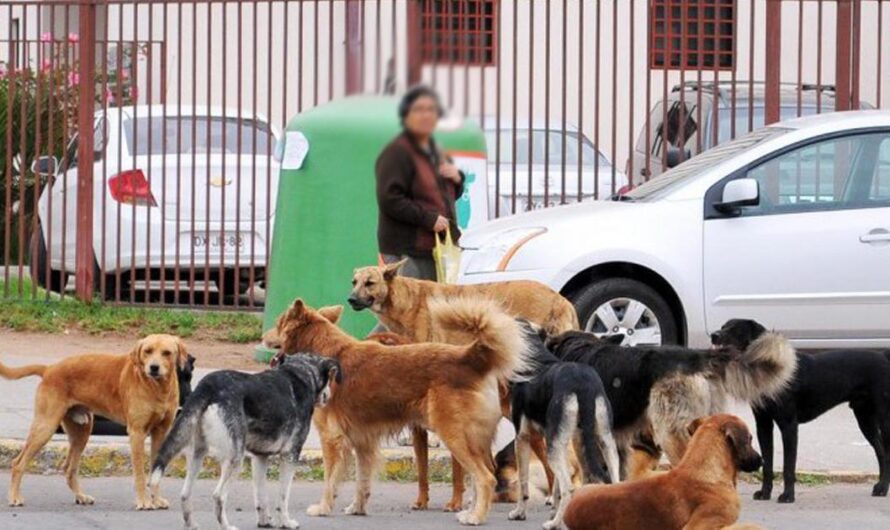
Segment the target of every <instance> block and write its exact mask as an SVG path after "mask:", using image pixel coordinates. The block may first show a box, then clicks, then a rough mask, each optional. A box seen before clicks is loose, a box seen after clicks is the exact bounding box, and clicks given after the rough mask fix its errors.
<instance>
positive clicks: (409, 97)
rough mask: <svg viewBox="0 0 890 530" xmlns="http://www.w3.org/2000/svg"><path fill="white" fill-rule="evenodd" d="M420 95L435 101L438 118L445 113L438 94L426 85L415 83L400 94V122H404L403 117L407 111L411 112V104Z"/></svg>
mask: <svg viewBox="0 0 890 530" xmlns="http://www.w3.org/2000/svg"><path fill="white" fill-rule="evenodd" d="M422 97H428V98H432V99H433V101H435V102H436V107H437V108H438V109H439V117H440V118H441V117H442V116H444V115H445V108H444V107H442V101H441V100H440V99H439V94H438V93H437V92H436V91H435V90H433V89H432V88H431V87H429V86H427V85H415V86H413V87H411V88H409V89H408V91H407V92H405V95H404V96H402V100H401V101H400V102H399V121H400V122H402V124H404V123H405V118H406V117H407V116H408V113H409V112H411V105H413V104H414V102H415V101H417V100H418V99H420V98H422Z"/></svg>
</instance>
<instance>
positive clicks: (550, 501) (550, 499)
mask: <svg viewBox="0 0 890 530" xmlns="http://www.w3.org/2000/svg"><path fill="white" fill-rule="evenodd" d="M544 504H545V505H546V506H553V505H554V504H556V502H555V501H554V500H553V495H548V496H547V498H546V499H544Z"/></svg>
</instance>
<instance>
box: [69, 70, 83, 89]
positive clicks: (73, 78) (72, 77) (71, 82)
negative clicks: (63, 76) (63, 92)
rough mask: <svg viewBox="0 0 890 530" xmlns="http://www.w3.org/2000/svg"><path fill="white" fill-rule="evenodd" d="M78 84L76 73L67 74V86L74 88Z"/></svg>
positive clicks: (78, 79) (78, 76) (78, 78)
mask: <svg viewBox="0 0 890 530" xmlns="http://www.w3.org/2000/svg"><path fill="white" fill-rule="evenodd" d="M77 84H80V74H79V73H77V72H71V73H69V74H68V86H74V85H77Z"/></svg>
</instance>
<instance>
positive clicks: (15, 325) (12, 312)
mask: <svg viewBox="0 0 890 530" xmlns="http://www.w3.org/2000/svg"><path fill="white" fill-rule="evenodd" d="M4 298H8V299H7V300H3V299H4ZM0 300H3V302H2V303H3V311H0V328H5V329H10V330H14V331H35V332H41V333H65V332H69V331H79V332H83V333H88V334H91V335H127V336H128V335H147V334H150V333H172V334H175V335H179V336H181V337H187V338H188V337H193V338H200V339H210V340H220V341H227V342H236V343H239V344H244V343H249V342H256V341H258V340H260V338H261V336H262V322H261V321H260V319H259V318H258V317H257V315H256V314H255V313H247V312H245V313H235V312H232V313H218V312H216V313H215V312H210V311H195V310H179V309H163V308H140V307H125V306H118V305H110V304H102V303H99V302H94V303H89V304H87V303H83V302H81V301H79V300H76V299H75V298H73V297H68V296H66V297H65V298H64V299H62V298H61V297H60V296H59V295H57V294H55V293H50V294H49V296H47V292H46V291H44V290H43V289H40V288H36V289H35V288H34V287H33V286H32V284H31V282H30V281H28V280H24V281H22V283H21V284H20V283H19V282H18V280H17V279H10V282H9V283H5V282H4V281H3V280H2V279H0Z"/></svg>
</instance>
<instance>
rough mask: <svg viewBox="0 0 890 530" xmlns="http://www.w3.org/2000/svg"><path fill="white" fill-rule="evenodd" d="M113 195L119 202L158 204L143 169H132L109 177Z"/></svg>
mask: <svg viewBox="0 0 890 530" xmlns="http://www.w3.org/2000/svg"><path fill="white" fill-rule="evenodd" d="M108 189H109V191H110V192H111V197H112V198H113V199H114V200H116V201H117V202H122V203H124V204H135V205H137V206H157V205H158V203H157V202H156V201H155V198H154V196H153V195H152V194H151V188H149V187H148V181H147V180H146V179H145V174H144V173H142V170H141V169H131V170H129V171H124V172H123V173H118V174H117V175H115V176H113V177H111V178H110V179H108Z"/></svg>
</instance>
